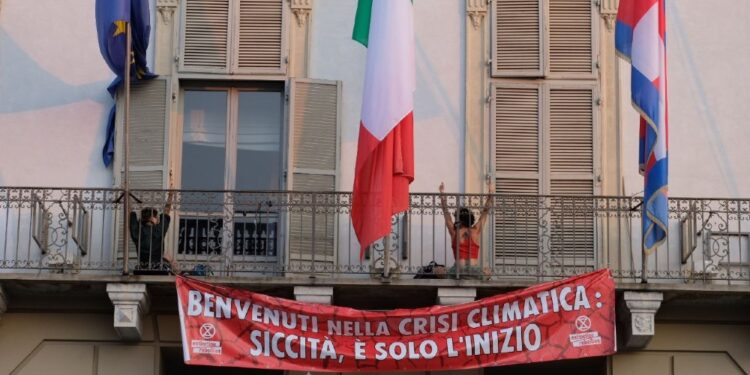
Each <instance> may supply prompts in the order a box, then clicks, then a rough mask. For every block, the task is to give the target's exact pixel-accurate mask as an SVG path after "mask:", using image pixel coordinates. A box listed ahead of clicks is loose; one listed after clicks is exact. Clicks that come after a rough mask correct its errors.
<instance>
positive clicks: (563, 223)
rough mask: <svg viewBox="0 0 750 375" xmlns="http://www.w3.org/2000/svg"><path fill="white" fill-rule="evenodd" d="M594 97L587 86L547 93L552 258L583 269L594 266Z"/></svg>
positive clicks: (591, 89)
mask: <svg viewBox="0 0 750 375" xmlns="http://www.w3.org/2000/svg"><path fill="white" fill-rule="evenodd" d="M594 97H595V92H594V88H593V87H586V86H583V85H579V86H574V87H565V86H561V87H555V86H553V87H550V89H549V150H550V151H549V155H550V193H551V194H552V195H553V198H552V200H551V205H552V225H551V236H552V241H551V246H552V256H553V257H561V258H562V259H563V260H565V262H566V263H570V262H575V263H577V264H579V265H581V264H583V265H594V263H593V260H594V218H593V204H594V201H593V199H592V198H591V196H593V195H594V194H595V191H594V171H595V165H594V164H595V160H596V159H595V156H596V155H595V148H596V147H595V142H594V140H595V139H596V138H595V130H596V129H595V111H594ZM575 196H580V197H575Z"/></svg>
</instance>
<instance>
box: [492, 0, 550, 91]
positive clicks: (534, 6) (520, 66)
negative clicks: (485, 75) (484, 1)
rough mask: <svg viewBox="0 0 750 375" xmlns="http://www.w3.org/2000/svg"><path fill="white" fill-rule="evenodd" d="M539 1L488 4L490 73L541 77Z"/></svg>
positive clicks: (541, 44) (542, 50)
mask: <svg viewBox="0 0 750 375" xmlns="http://www.w3.org/2000/svg"><path fill="white" fill-rule="evenodd" d="M542 1H543V0H496V1H493V2H492V7H493V8H492V14H493V17H494V18H493V22H492V34H493V48H492V74H493V76H496V77H518V76H530V77H541V76H543V75H544V58H543V56H544V34H543V28H542V25H543V21H544V16H543V14H544V13H543V3H542Z"/></svg>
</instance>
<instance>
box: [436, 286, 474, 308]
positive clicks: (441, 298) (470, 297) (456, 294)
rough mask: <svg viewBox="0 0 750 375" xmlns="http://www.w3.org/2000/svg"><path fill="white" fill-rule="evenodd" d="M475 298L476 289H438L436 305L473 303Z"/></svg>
mask: <svg viewBox="0 0 750 375" xmlns="http://www.w3.org/2000/svg"><path fill="white" fill-rule="evenodd" d="M476 298H477V289H476V288H438V290H437V304H438V305H460V304H462V303H469V302H473V301H474V300H475V299H476Z"/></svg>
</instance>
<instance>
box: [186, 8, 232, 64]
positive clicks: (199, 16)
mask: <svg viewBox="0 0 750 375" xmlns="http://www.w3.org/2000/svg"><path fill="white" fill-rule="evenodd" d="M182 4H183V6H182V14H183V17H182V20H183V22H182V34H181V35H182V44H181V45H182V53H181V56H180V70H181V71H183V72H209V73H227V72H229V53H230V50H231V48H230V38H229V35H230V30H231V24H230V14H231V13H232V12H231V9H232V7H231V2H230V0H184V1H183V2H182Z"/></svg>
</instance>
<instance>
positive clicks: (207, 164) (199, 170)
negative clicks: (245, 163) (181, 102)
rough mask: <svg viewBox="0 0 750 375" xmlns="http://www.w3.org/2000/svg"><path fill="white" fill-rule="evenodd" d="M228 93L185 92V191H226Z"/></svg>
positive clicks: (183, 179)
mask: <svg viewBox="0 0 750 375" xmlns="http://www.w3.org/2000/svg"><path fill="white" fill-rule="evenodd" d="M226 139H227V92H226V91H199V90H189V91H185V109H184V112H183V130H182V185H181V186H182V188H183V189H196V190H224V165H225V159H226V157H225V155H226Z"/></svg>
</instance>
